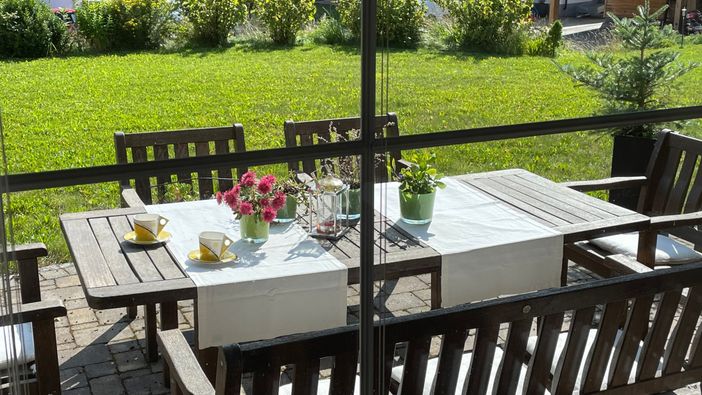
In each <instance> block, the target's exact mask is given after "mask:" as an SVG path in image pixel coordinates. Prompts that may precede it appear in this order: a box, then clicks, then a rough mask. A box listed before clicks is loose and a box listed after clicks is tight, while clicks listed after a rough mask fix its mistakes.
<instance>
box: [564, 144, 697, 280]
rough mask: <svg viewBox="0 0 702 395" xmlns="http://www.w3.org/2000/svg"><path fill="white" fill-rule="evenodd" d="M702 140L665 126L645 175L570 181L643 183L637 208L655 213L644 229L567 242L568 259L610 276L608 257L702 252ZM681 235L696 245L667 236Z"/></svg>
mask: <svg viewBox="0 0 702 395" xmlns="http://www.w3.org/2000/svg"><path fill="white" fill-rule="evenodd" d="M701 157H702V141H701V140H698V139H695V138H692V137H687V136H682V135H680V134H677V133H673V132H668V131H666V132H661V133H659V134H658V140H657V143H656V146H655V148H654V151H653V154H652V155H651V159H650V161H649V165H648V169H647V172H646V175H645V176H636V177H616V178H609V179H604V180H594V181H576V182H568V183H565V185H567V186H569V187H571V188H574V189H576V190H579V191H583V192H587V191H595V190H611V189H616V188H631V187H639V188H641V194H640V198H639V203H638V208H637V211H638V212H640V213H642V214H645V215H648V216H650V217H651V225H650V227H649V228H648V229H646V231H644V232H641V234H640V235H638V237H637V235H636V234H625V235H615V236H608V237H604V238H599V239H595V240H591V241H589V242H583V243H577V244H572V245H567V246H566V249H565V259H569V260H572V261H574V262H576V263H578V264H580V265H582V266H584V267H587V268H588V269H590V270H592V271H594V272H596V273H598V274H601V275H604V276H609V275H612V274H616V273H613V272H612V271H611V270H610V268H608V266H607V262H606V257H607V256H609V255H612V254H625V255H628V256H635V255H636V254H637V253H638V257H639V261H641V262H642V263H644V264H646V265H647V266H649V267H654V265H674V264H681V263H686V262H690V261H694V260H697V259H699V258H700V257H702V254H700V253H699V252H697V251H695V250H698V251H702V249H701V248H702V232H700V230H698V225H702V211H701V210H702V171H700V158H701ZM668 235H674V236H677V237H679V238H681V239H683V240H685V241H687V242H689V243H690V244H692V245H694V250H693V249H691V248H688V247H687V246H686V245H684V244H682V243H679V242H678V241H676V240H674V239H672V238H670V237H668Z"/></svg>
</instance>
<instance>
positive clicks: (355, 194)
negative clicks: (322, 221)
mask: <svg viewBox="0 0 702 395" xmlns="http://www.w3.org/2000/svg"><path fill="white" fill-rule="evenodd" d="M347 209H348V212H347V211H346V210H347ZM347 213H348V215H347ZM339 217H340V219H345V220H347V221H353V220H356V219H359V218H361V189H360V188H357V189H349V198H348V199H346V195H345V194H343V195H341V214H340V215H339Z"/></svg>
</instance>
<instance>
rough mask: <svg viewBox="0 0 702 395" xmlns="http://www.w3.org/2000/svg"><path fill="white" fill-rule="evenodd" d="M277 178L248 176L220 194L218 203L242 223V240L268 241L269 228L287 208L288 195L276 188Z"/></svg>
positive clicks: (250, 172) (252, 173)
mask: <svg viewBox="0 0 702 395" xmlns="http://www.w3.org/2000/svg"><path fill="white" fill-rule="evenodd" d="M275 181H276V180H275V176H273V175H270V174H268V175H265V176H263V177H261V178H260V179H258V178H256V173H254V172H253V171H248V172H246V173H245V174H244V175H243V176H241V179H240V180H239V183H238V184H236V185H234V187H233V188H232V189H230V190H228V191H226V192H224V193H222V192H217V195H216V196H215V197H216V199H217V203H219V204H226V205H227V206H229V208H231V209H232V212H234V214H235V215H236V218H237V219H238V220H240V229H241V238H242V239H244V240H245V241H249V242H253V243H263V242H265V241H266V240H268V229H269V224H270V223H271V222H273V220H275V217H276V214H277V213H278V210H280V208H281V207H283V206H284V205H285V193H284V192H283V191H281V190H278V189H277V188H276V185H275Z"/></svg>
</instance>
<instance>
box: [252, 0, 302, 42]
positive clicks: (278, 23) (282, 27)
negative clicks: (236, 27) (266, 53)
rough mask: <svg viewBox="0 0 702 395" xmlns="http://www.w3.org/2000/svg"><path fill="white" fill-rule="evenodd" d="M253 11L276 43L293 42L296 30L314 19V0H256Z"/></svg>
mask: <svg viewBox="0 0 702 395" xmlns="http://www.w3.org/2000/svg"><path fill="white" fill-rule="evenodd" d="M254 3H255V7H254V12H255V13H256V15H258V17H259V18H261V21H262V22H263V24H265V25H266V27H267V28H268V31H269V33H270V35H271V38H272V39H273V42H274V43H276V44H295V39H296V38H297V32H299V31H300V29H302V28H303V27H304V26H305V24H307V23H309V22H311V21H312V20H314V0H256V1H255V2H254Z"/></svg>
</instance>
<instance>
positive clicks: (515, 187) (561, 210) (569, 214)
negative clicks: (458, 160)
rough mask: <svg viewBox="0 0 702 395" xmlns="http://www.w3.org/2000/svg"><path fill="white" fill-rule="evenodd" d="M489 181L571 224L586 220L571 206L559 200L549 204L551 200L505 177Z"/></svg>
mask: <svg viewBox="0 0 702 395" xmlns="http://www.w3.org/2000/svg"><path fill="white" fill-rule="evenodd" d="M490 182H493V183H495V184H499V185H501V186H502V187H504V188H506V189H507V190H509V192H508V194H509V195H511V196H514V197H516V198H518V199H520V200H521V201H523V202H524V203H527V204H529V205H531V206H533V207H536V208H538V209H540V210H542V211H545V212H547V213H549V214H551V215H553V216H555V217H558V218H561V219H562V220H564V221H566V222H569V223H571V224H576V223H580V222H584V221H587V220H588V218H582V217H579V216H578V215H577V214H576V213H574V212H573V211H574V210H573V209H572V207H567V206H565V205H563V204H562V203H560V202H558V203H555V204H551V202H547V201H546V200H545V199H542V198H541V196H535V194H533V191H531V190H530V189H528V188H525V187H524V186H522V185H519V184H516V183H514V182H510V181H509V179H508V178H506V177H499V178H494V179H492V180H490Z"/></svg>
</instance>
